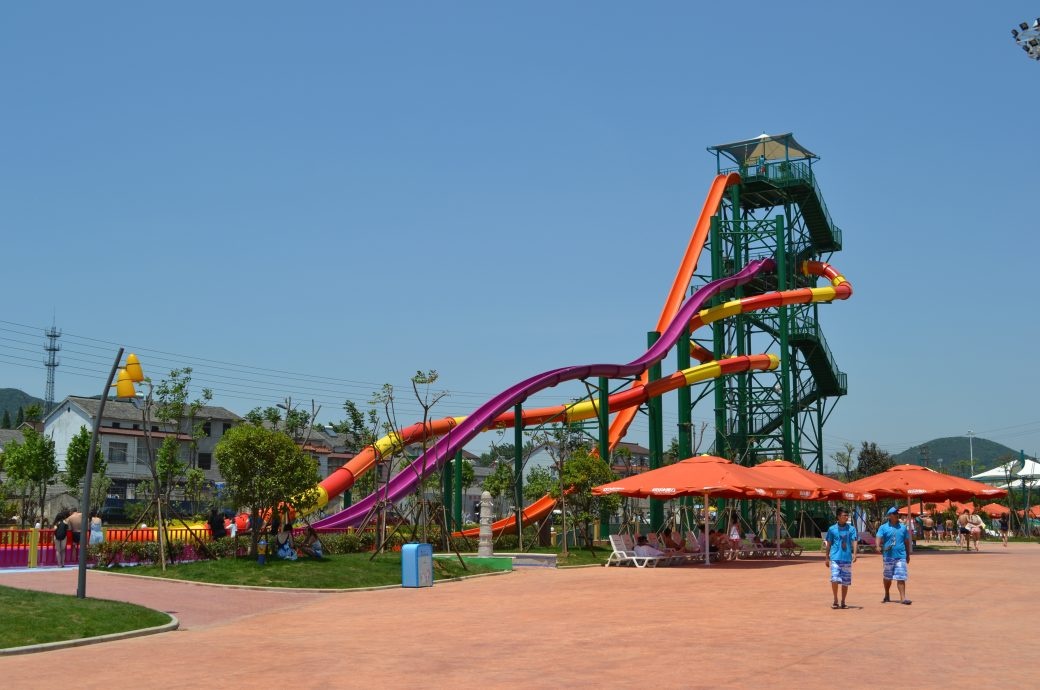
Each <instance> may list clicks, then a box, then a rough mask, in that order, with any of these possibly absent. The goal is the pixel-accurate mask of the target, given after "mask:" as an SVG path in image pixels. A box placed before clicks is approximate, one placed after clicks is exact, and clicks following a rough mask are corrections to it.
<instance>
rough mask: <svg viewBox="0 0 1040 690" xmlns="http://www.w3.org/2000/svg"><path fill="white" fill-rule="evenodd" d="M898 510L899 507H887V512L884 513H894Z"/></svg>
mask: <svg viewBox="0 0 1040 690" xmlns="http://www.w3.org/2000/svg"><path fill="white" fill-rule="evenodd" d="M898 512H899V508H896V507H895V506H892V507H891V508H889V509H888V512H887V513H885V515H895V514H897V513H898Z"/></svg>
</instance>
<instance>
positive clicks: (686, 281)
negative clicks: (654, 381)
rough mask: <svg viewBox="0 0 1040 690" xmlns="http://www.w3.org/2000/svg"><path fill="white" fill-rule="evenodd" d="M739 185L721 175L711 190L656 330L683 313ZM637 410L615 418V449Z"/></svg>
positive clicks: (612, 439) (643, 380) (734, 177)
mask: <svg viewBox="0 0 1040 690" xmlns="http://www.w3.org/2000/svg"><path fill="white" fill-rule="evenodd" d="M739 182H740V175H738V174H737V173H729V174H728V175H717V176H716V177H715V179H714V180H713V181H712V183H711V188H710V189H709V190H708V196H707V198H706V199H705V200H704V206H702V207H701V214H700V216H698V217H697V223H696V224H695V225H694V226H693V232H692V233H691V234H690V241H689V243H687V245H686V253H685V254H683V258H682V262H681V263H680V264H679V270H678V272H676V274H675V280H674V281H672V288H671V290H669V292H668V299H666V300H665V303H664V308H663V309H661V315H660V316H659V317H658V318H657V326H656V327H655V328H654V330H655V331H658V332H661V331H663V330H664V329H665V328H666V327H667V326H668V324H670V323H671V322H672V319H674V318H675V315H676V314H677V313H679V307H680V306H682V303H683V301H685V299H686V291H687V289H688V288H689V286H690V280H692V279H693V272H694V271H696V270H697V262H698V261H699V260H700V256H701V253H702V252H703V251H704V243H705V242H707V241H708V231H709V230H710V229H711V217H712V216H714V215H715V214H716V213H718V210H719V204H721V203H722V197H723V195H724V194H725V193H726V190H727V189H729V188H730V187H731V186H733V185H735V184H738V183H739ZM680 347H686V345H685V344H681V345H680ZM702 361H704V360H702ZM647 380H649V374H648V373H647V372H643V374H642V375H641V376H640V377H639V382H641V383H643V384H645V383H646V382H647ZM637 411H638V410H637V408H628V409H625V410H621V411H620V412H619V413H618V414H617V416H616V417H614V421H613V422H611V423H610V432H609V434H608V435H607V438H608V439H609V443H610V449H611V450H613V449H614V448H615V447H616V446H617V444H618V443H620V441H621V439H623V438H624V437H625V433H627V432H628V427H629V425H631V424H632V420H633V419H635V417H636V413H637Z"/></svg>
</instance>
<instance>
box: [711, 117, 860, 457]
mask: <svg viewBox="0 0 1040 690" xmlns="http://www.w3.org/2000/svg"><path fill="white" fill-rule="evenodd" d="M709 151H712V152H713V153H715V154H716V158H717V162H718V168H719V172H730V171H732V172H739V173H740V175H741V182H740V184H737V185H733V186H732V187H730V191H729V194H728V195H727V196H726V197H725V198H724V199H723V203H722V206H721V207H720V209H719V214H718V216H717V217H716V218H715V219H713V224H712V228H711V234H710V237H709V247H710V250H711V275H702V276H698V278H699V279H700V280H703V281H705V282H706V281H708V280H713V279H717V278H719V277H722V276H728V275H732V274H734V273H736V272H737V271H739V270H741V269H742V268H744V267H745V266H746V265H747V264H748V263H749V262H751V261H753V260H755V259H760V258H764V257H771V258H773V259H775V260H776V262H777V269H776V272H775V273H773V274H770V275H767V276H762V277H759V278H757V279H756V280H755V281H753V282H751V283H749V284H747V285H744V286H741V287H738V288H736V289H735V290H734V291H733V292H732V293H731V294H724V295H721V296H720V297H719V298H717V300H716V303H721V302H723V301H726V300H730V299H734V298H740V297H745V296H750V295H754V294H759V293H764V292H770V291H773V290H791V289H795V288H804V287H814V286H815V285H816V280H817V279H816V278H808V277H806V276H805V275H803V274H802V272H801V270H800V266H801V264H802V262H803V261H807V260H823V261H826V260H828V259H829V257H830V254H831V253H832V252H835V251H838V250H840V249H841V241H842V237H841V230H840V229H839V228H838V227H837V226H836V225H834V223H833V221H832V220H831V217H830V213H829V212H828V210H827V207H826V205H825V204H824V201H823V196H822V194H821V193H820V189H819V187H818V185H817V183H816V178H815V176H814V174H813V169H812V165H813V162H814V160H816V159H817V157H816V156H815V155H814V154H812V153H811V152H809V151H807V150H805V149H804V148H803V147H801V146H800V145H799V144H798V143H797V142H796V141H795V140H794V137H793V136H792V135H790V134H784V135H776V136H768V135H762V136H761V137H757V138H756V139H751V140H748V141H745V142H735V143H734V144H727V145H724V146H717V147H711V148H710V149H709ZM722 155H725V156H727V157H728V158H730V159H732V160H733V161H734V162H735V163H736V166H734V167H732V168H731V169H726V168H724V165H723V163H724V160H723V158H722ZM819 308H820V306H819V305H817V304H801V305H790V306H785V307H777V308H774V309H766V310H761V311H755V312H753V313H748V314H741V315H737V316H734V317H733V318H730V319H724V320H721V321H718V322H716V323H715V324H713V327H712V330H711V332H710V336H709V335H708V334H707V333H705V335H706V336H708V337H705V338H699V339H698V343H699V344H700V345H702V346H704V347H706V348H707V349H709V350H711V351H712V352H713V353H714V355H715V357H716V358H719V357H723V356H728V355H748V354H755V353H761V352H775V353H777V354H779V356H780V367H779V368H778V369H777V370H775V371H772V372H756V373H753V374H752V373H745V374H740V375H737V376H730V377H723V378H719V379H717V380H716V381H715V382H714V384H712V385H711V386H706V387H705V388H704V389H702V391H701V393H700V395H699V399H705V398H710V399H712V400H713V401H714V408H715V429H716V436H715V444H714V452H715V454H717V455H721V456H723V457H728V458H731V459H733V460H735V461H737V462H740V463H743V464H755V463H757V462H759V461H761V460H765V459H769V458H773V457H783V458H785V459H788V460H792V461H794V462H799V461H800V462H801V463H802V464H803V465H804V466H805V467H807V468H809V469H812V470H815V471H817V472H822V471H823V459H824V456H823V425H824V422H825V421H826V419H827V417H828V416H829V415H830V412H831V410H832V409H833V406H834V403H835V402H836V399H837V397H839V396H842V395H845V394H846V392H847V381H846V376H845V374H844V373H843V372H841V371H840V370H839V369H838V367H837V365H836V363H835V361H834V357H833V355H832V354H831V351H830V348H829V347H828V346H827V341H826V339H825V338H824V335H823V332H822V330H821V329H820V324H819ZM694 404H696V400H695V401H694Z"/></svg>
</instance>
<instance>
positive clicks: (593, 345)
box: [0, 2, 1040, 455]
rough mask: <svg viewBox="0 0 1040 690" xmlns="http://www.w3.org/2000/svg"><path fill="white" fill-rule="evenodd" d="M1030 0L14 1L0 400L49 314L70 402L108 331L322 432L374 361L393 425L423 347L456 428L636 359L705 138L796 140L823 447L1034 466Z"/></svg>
mask: <svg viewBox="0 0 1040 690" xmlns="http://www.w3.org/2000/svg"><path fill="white" fill-rule="evenodd" d="M1038 12H1040V5H1037V4H1036V3H1026V2H1008V3H1000V6H999V8H997V7H993V6H988V5H987V6H983V4H981V3H977V4H974V5H970V6H966V7H959V8H958V9H957V10H956V11H954V10H952V9H950V6H949V5H946V4H942V3H884V2H883V3H871V4H870V5H869V6H867V5H863V6H856V7H847V6H845V5H843V4H839V3H823V2H806V3H797V4H795V5H791V4H787V5H778V4H776V3H755V2H749V3H741V4H740V5H739V6H736V5H718V6H715V5H708V4H705V6H703V7H701V6H700V4H693V3H638V4H633V3H621V2H619V3H525V4H523V5H522V6H520V5H512V6H506V5H505V4H491V3H476V2H474V3H459V2H456V3H406V2H401V3H394V4H392V5H390V4H387V5H376V4H373V3H365V4H362V3H330V2H326V3H322V2H314V3H308V4H306V6H303V7H302V8H300V7H296V8H289V7H288V6H286V5H285V4H284V3H269V2H268V3H263V2H250V3H231V2H229V3H219V4H217V5H214V4H211V3H180V4H178V5H177V6H176V7H172V6H171V7H166V8H157V7H154V6H142V5H141V4H139V3H105V4H101V5H99V4H90V5H83V4H80V3H47V4H43V3H20V4H17V5H9V6H7V7H5V8H4V10H3V14H4V17H3V21H2V22H0V65H3V67H0V69H2V70H3V77H4V84H5V91H6V94H5V95H6V98H5V107H4V114H3V118H2V121H3V123H4V128H3V131H4V136H3V138H2V140H0V147H2V148H0V156H2V159H3V162H4V164H3V166H2V167H0V208H2V209H3V216H2V217H3V222H4V226H5V233H4V235H5V238H6V243H5V247H4V250H5V251H4V258H5V261H4V273H5V278H6V285H7V298H6V299H5V301H4V302H5V306H4V308H3V309H2V310H0V319H2V321H0V387H16V388H22V389H24V390H26V391H28V392H30V393H32V394H35V395H39V396H42V395H43V392H44V383H45V371H44V368H43V366H42V359H43V352H42V349H41V348H42V344H43V338H42V334H41V331H42V329H44V328H45V327H47V326H49V325H50V324H51V321H52V318H53V319H54V321H55V323H56V324H57V325H58V327H59V328H61V329H63V331H64V332H65V336H64V337H63V338H62V340H61V343H62V345H63V347H64V350H63V352H62V365H61V367H60V368H59V369H58V372H57V383H56V394H57V397H58V398H59V399H60V398H61V397H63V396H65V395H68V394H95V393H96V392H97V389H98V388H99V387H100V385H102V384H103V383H104V377H105V374H106V372H107V368H108V366H109V365H110V363H111V359H112V357H113V356H114V354H115V347H116V346H117V345H120V344H121V345H126V346H127V347H128V348H131V349H133V350H136V351H137V352H138V353H139V355H140V356H141V358H142V360H143V362H144V365H145V368H146V370H147V371H148V372H149V373H150V374H151V375H152V377H153V378H156V379H158V378H160V377H161V376H162V375H163V373H164V372H166V371H168V370H169V369H170V368H172V367H178V366H186V365H190V366H193V367H195V370H196V376H195V378H196V382H197V383H198V384H200V385H207V386H210V387H212V388H213V389H214V391H215V393H216V398H215V402H216V403H218V404H222V405H224V406H226V407H228V408H230V409H233V410H235V411H237V412H240V413H244V412H245V411H247V410H248V409H250V408H251V407H253V406H256V405H269V404H273V403H275V402H278V401H281V400H283V399H284V397H285V396H286V395H291V396H292V397H293V399H294V400H296V401H302V402H304V403H305V405H307V406H309V404H310V400H311V399H314V400H316V401H318V403H320V404H322V406H323V407H322V414H321V415H320V418H321V419H324V420H330V419H338V418H340V416H341V414H340V410H339V405H340V404H341V403H342V400H343V399H344V398H347V397H350V398H353V399H355V400H357V401H359V402H364V401H365V400H367V399H368V397H369V395H370V393H371V391H372V390H374V389H375V388H376V387H378V386H379V385H381V384H382V383H383V382H391V383H394V384H396V385H398V386H399V387H401V398H402V399H401V405H400V409H399V412H400V419H399V421H401V422H402V423H408V422H410V421H413V420H414V417H415V414H416V412H417V406H416V405H415V404H414V403H412V402H409V401H408V400H407V399H406V397H405V396H406V393H407V391H405V390H403V387H404V386H405V385H406V384H407V381H408V377H409V376H410V375H411V374H412V373H413V372H414V371H415V370H417V369H428V368H435V369H437V370H438V371H439V372H440V374H441V381H440V383H441V384H443V387H444V388H445V389H448V390H450V391H452V395H451V396H450V397H449V398H448V399H446V400H445V401H443V402H442V403H441V405H439V406H438V408H437V410H436V412H439V413H440V415H445V414H453V415H461V414H467V413H468V412H470V411H472V410H473V409H474V408H475V407H476V406H477V405H479V404H480V403H481V402H483V401H484V400H485V399H486V398H488V397H490V396H492V395H494V394H495V393H497V392H499V391H500V390H502V389H504V388H506V387H508V386H509V385H511V384H512V383H514V382H516V381H517V380H520V379H522V378H526V377H527V376H529V375H531V374H534V373H537V372H539V371H542V370H545V369H550V368H554V367H557V366H563V365H567V364H577V363H582V362H593V361H608V362H612V361H617V362H626V361H629V360H631V359H634V358H635V357H636V356H637V355H638V354H639V353H640V352H641V351H642V349H643V348H644V346H645V338H646V336H645V332H646V331H647V330H648V329H650V328H651V327H652V326H653V324H654V323H655V322H656V319H657V314H658V313H659V311H660V308H661V304H662V303H663V301H664V298H665V295H666V294H667V291H668V287H669V285H670V283H671V280H672V278H673V276H674V274H675V270H676V268H677V266H678V263H679V259H680V257H681V253H682V251H683V249H684V247H685V244H686V241H687V238H688V234H689V229H690V226H691V225H692V223H693V222H694V220H695V218H696V215H697V212H698V211H699V209H700V206H701V204H702V203H703V198H704V194H705V193H706V191H707V188H708V185H709V183H710V181H711V178H712V176H713V173H714V159H713V157H712V156H710V155H709V154H708V153H707V152H706V151H705V147H707V146H710V145H712V144H719V143H725V142H729V141H733V140H737V139H743V138H747V137H753V136H756V135H758V134H759V133H761V132H763V131H766V132H770V133H776V132H787V131H792V132H794V133H795V135H796V136H797V137H798V139H799V141H801V142H802V143H803V144H804V145H805V146H807V147H808V148H810V149H811V150H813V151H814V152H816V153H817V154H818V155H820V157H821V160H820V161H819V163H818V166H817V167H816V170H817V174H818V177H819V181H820V184H821V186H822V189H823V192H824V196H825V199H826V201H827V204H828V206H829V208H830V210H831V213H832V215H833V216H834V218H835V221H836V222H837V223H838V225H840V226H841V227H842V229H843V231H844V239H845V249H844V251H842V252H840V253H838V254H836V255H835V256H834V259H833V261H834V263H835V264H836V265H837V266H838V267H839V268H840V269H841V270H842V271H843V272H844V273H845V275H846V276H847V277H848V278H849V280H850V281H851V282H852V283H853V285H854V286H855V290H856V293H855V295H854V297H853V299H852V300H850V301H849V302H847V303H843V304H839V305H836V306H833V307H828V308H826V309H825V310H823V316H822V319H823V325H824V327H825V329H826V334H827V338H828V341H829V343H830V346H831V348H832V350H833V351H834V353H835V356H836V358H837V360H838V363H839V365H840V366H841V368H842V369H843V370H845V371H846V372H847V373H848V376H849V395H848V396H847V398H845V399H843V400H842V401H841V402H840V403H839V404H838V406H837V408H836V410H835V412H834V413H833V415H832V417H831V420H830V422H829V424H828V426H827V439H826V445H827V449H828V454H829V453H830V452H833V451H834V450H836V449H838V448H839V447H840V446H841V444H842V443H844V442H846V441H848V442H852V443H854V444H857V445H858V444H859V442H860V441H863V440H869V441H876V442H877V443H879V444H880V445H881V446H882V447H884V448H886V449H888V450H891V451H893V452H898V451H901V450H904V449H905V448H907V447H910V446H912V445H915V444H917V443H920V442H923V441H926V440H928V439H931V438H933V437H937V436H956V435H964V434H966V433H967V431H968V430H969V429H973V430H974V431H975V432H976V433H977V434H978V435H980V436H983V437H985V438H990V439H992V440H995V441H999V442H1002V443H1006V444H1007V445H1009V446H1012V447H1013V448H1023V449H1025V450H1026V452H1027V453H1029V454H1034V453H1035V452H1036V451H1038V450H1040V410H1038V409H1037V407H1036V405H1035V403H1034V396H1035V389H1036V387H1037V381H1038V377H1037V374H1036V373H1035V367H1034V366H1033V363H1034V356H1033V355H1034V352H1035V349H1036V348H1035V345H1036V343H1037V342H1038V340H1040V339H1038V332H1037V331H1038V326H1037V325H1036V319H1035V314H1034V303H1035V299H1034V298H1033V297H1032V295H1033V293H1034V292H1035V290H1036V288H1035V280H1034V275H1035V269H1034V266H1035V262H1036V253H1037V249H1038V245H1040V242H1038V241H1037V239H1036V237H1037V236H1036V231H1037V229H1038V228H1037V220H1036V218H1037V214H1036V212H1035V211H1034V210H1033V208H1034V206H1035V199H1036V182H1037V168H1036V161H1037V153H1036V135H1037V128H1036V121H1037V113H1038V112H1040V89H1038V88H1037V84H1038V81H1040V64H1037V63H1036V62H1033V61H1030V60H1029V59H1028V58H1027V57H1026V56H1025V54H1024V53H1023V52H1022V51H1021V50H1020V49H1018V48H1017V47H1016V46H1015V45H1014V42H1013V41H1012V39H1011V36H1010V29H1011V28H1012V27H1013V26H1015V25H1016V24H1017V23H1018V22H1019V21H1023V20H1026V19H1029V18H1031V17H1034V16H1035V15H1036V14H1037V13H1038ZM667 369H668V367H666V370H667ZM573 393H574V390H573V389H567V390H561V391H558V392H557V393H555V394H551V395H542V396H539V398H538V400H537V401H536V402H538V403H545V404H548V403H550V402H554V401H558V400H561V399H565V398H567V397H570V395H572V394H573ZM665 404H666V410H667V413H666V424H667V425H668V426H666V429H665V434H666V437H670V436H672V435H674V423H675V421H676V417H675V412H674V402H673V398H669V400H668V401H667V402H666V403H665ZM436 412H435V413H436ZM440 415H438V416H440ZM694 416H695V417H696V418H697V419H705V420H707V419H710V418H711V416H712V413H711V410H710V409H708V408H707V407H705V408H704V409H701V408H697V409H695V411H694ZM632 438H633V440H637V441H643V440H644V439H645V424H644V423H643V422H642V421H637V423H636V425H635V426H634V429H633V437H632ZM486 442H487V441H486V440H485V441H482V442H480V443H478V444H475V446H474V448H475V449H479V448H480V447H482V446H483V445H486ZM965 446H966V447H965V455H967V444H965Z"/></svg>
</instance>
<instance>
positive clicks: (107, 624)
mask: <svg viewBox="0 0 1040 690" xmlns="http://www.w3.org/2000/svg"><path fill="white" fill-rule="evenodd" d="M0 611H2V612H3V615H0V649H4V648H7V647H21V646H24V645H30V644H41V643H43V642H58V641H61V640H78V639H81V638H84V637H94V636H95V635H108V634H111V633H117V632H126V631H128V630H140V629H141V628H152V627H155V626H156V625H162V624H164V623H169V622H170V616H169V615H167V614H165V613H162V612H160V611H153V610H151V609H146V608H144V607H143V606H136V605H134V604H126V603H122V602H116V601H103V600H101V599H77V598H76V597H73V596H69V595H66V594H50V593H49V592H31V591H27V590H23V589H12V588H10V587H0Z"/></svg>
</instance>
